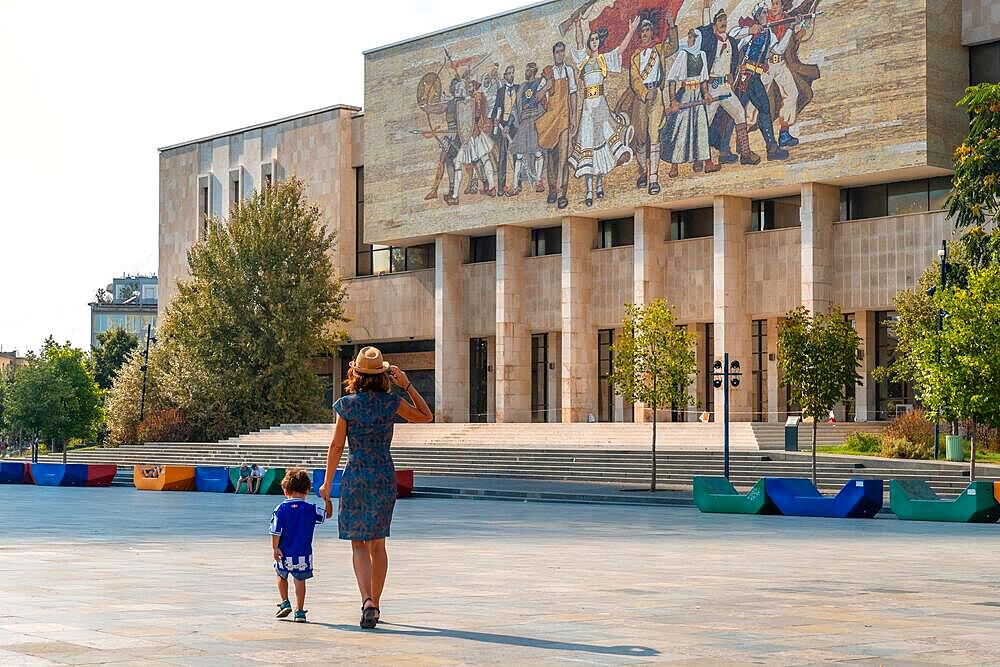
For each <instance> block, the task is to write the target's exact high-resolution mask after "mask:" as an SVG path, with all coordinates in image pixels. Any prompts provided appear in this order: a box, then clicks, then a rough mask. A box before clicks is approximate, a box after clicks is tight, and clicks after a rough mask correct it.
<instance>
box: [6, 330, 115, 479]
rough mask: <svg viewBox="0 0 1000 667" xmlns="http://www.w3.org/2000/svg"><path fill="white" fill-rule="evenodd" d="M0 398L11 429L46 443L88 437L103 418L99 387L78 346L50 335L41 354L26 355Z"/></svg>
mask: <svg viewBox="0 0 1000 667" xmlns="http://www.w3.org/2000/svg"><path fill="white" fill-rule="evenodd" d="M29 359H30V360H29V362H28V363H27V364H25V365H23V366H21V367H19V368H18V369H17V371H15V373H14V381H13V383H12V384H11V385H10V387H8V390H7V391H6V395H5V397H4V403H5V405H4V416H5V418H6V419H7V421H8V422H9V423H10V424H11V425H12V426H14V427H15V428H17V429H19V430H21V431H22V432H24V433H31V434H34V435H35V436H37V437H40V438H42V439H43V440H45V441H46V442H47V443H49V445H50V447H51V446H53V445H56V444H59V445H61V446H62V451H63V460H65V457H66V443H67V441H68V440H69V439H71V438H80V439H83V440H88V439H92V438H94V437H95V436H96V435H97V428H98V426H99V424H100V421H101V417H102V410H101V390H100V388H99V387H98V386H97V383H96V382H95V381H94V376H93V374H92V373H91V372H90V370H89V368H88V365H87V360H86V357H85V355H84V353H83V350H80V349H77V348H74V347H72V346H71V345H70V344H69V343H66V344H65V345H59V344H58V343H56V342H55V341H53V340H52V339H51V338H49V339H47V340H46V341H45V344H44V346H43V348H42V353H41V354H40V355H38V356H35V355H29Z"/></svg>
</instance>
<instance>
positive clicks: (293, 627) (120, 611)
mask: <svg viewBox="0 0 1000 667" xmlns="http://www.w3.org/2000/svg"><path fill="white" fill-rule="evenodd" d="M278 500H279V499H278V498H276V497H261V496H232V495H223V494H196V493H152V492H145V493H143V492H138V491H135V490H134V489H127V488H112V489H86V488H83V489H74V488H66V489H63V488H47V487H34V486H0V534H2V536H3V539H2V540H0V582H2V584H0V665H30V664H38V665H49V664H56V665H68V664H154V665H160V664H163V665H232V664H245V665H253V664H258V663H260V664H264V663H268V664H316V665H320V664H331V663H333V662H343V661H348V662H357V663H364V664H375V665H533V664H545V665H551V664H555V665H560V664H584V665H634V664H672V665H686V664H707V665H724V664H751V663H758V664H778V665H805V664H820V663H829V662H845V663H851V664H871V665H879V664H886V665H896V664H901V665H910V664H913V665H923V664H956V665H962V664H976V665H989V664H1000V642H998V641H997V637H998V636H1000V572H998V571H997V568H996V567H995V563H996V554H997V553H998V550H1000V526H998V525H960V524H935V523H923V522H912V523H911V522H902V521H896V520H883V519H876V520H823V519H809V518H796V517H780V516H777V517H747V516H725V515H703V514H700V513H699V512H697V511H696V510H694V509H691V508H682V507H632V506H613V505H563V504H541V503H511V502H476V503H470V502H467V501H462V500H438V499H410V500H403V501H400V502H399V504H398V505H397V510H396V520H395V522H394V524H393V537H392V538H391V539H390V544H389V549H390V574H389V584H388V588H387V593H386V596H385V598H384V599H383V605H382V606H383V621H384V622H383V623H382V624H381V625H380V626H379V628H378V629H377V630H375V631H363V630H361V629H360V628H358V626H357V621H358V618H357V617H358V616H359V613H358V612H359V609H358V607H359V603H360V600H359V596H358V594H357V591H356V588H355V584H354V580H353V574H352V572H351V567H350V548H349V546H348V544H347V543H346V542H342V541H340V540H338V539H337V537H336V530H335V526H333V525H329V526H321V527H319V528H318V529H317V538H316V545H315V546H316V554H315V559H316V574H317V576H316V578H315V579H313V580H311V581H310V584H309V598H308V600H307V604H306V607H307V608H308V609H309V610H310V614H309V615H310V621H311V623H309V624H308V625H302V624H293V623H291V622H287V621H278V620H275V619H274V618H273V617H272V616H271V612H272V609H273V605H274V603H275V597H276V594H275V592H274V590H273V586H274V582H273V574H272V571H271V566H270V562H269V561H270V544H269V540H268V537H267V534H266V526H267V521H268V518H269V515H270V510H271V509H272V508H273V506H274V505H275V504H276V503H277V501H278Z"/></svg>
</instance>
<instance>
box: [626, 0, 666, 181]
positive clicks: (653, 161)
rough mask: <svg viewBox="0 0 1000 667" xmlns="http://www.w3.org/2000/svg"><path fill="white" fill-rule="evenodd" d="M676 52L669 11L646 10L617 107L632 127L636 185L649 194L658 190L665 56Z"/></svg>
mask: <svg viewBox="0 0 1000 667" xmlns="http://www.w3.org/2000/svg"><path fill="white" fill-rule="evenodd" d="M657 22H660V23H662V24H663V26H662V32H663V34H664V38H663V40H662V41H660V42H656V41H655V39H654V33H655V32H656V28H657V26H656V23H657ZM676 52H677V27H676V26H675V25H673V23H672V21H671V18H670V16H669V15H668V14H666V15H664V16H663V17H662V18H661V17H660V16H658V15H657V14H656V13H653V12H647V13H645V15H644V16H643V18H642V20H641V21H640V23H639V48H637V49H636V50H635V52H634V53H632V57H631V58H630V59H629V77H628V84H629V86H628V89H627V90H626V91H625V94H624V95H622V98H621V101H620V102H619V105H618V108H619V109H620V110H625V111H627V112H628V114H629V118H630V119H631V120H632V125H633V127H634V128H635V133H634V134H633V141H632V153H633V154H634V155H635V159H636V162H637V163H638V165H639V178H638V179H637V180H636V182H635V186H636V187H637V188H645V187H647V186H648V189H649V194H651V195H655V194H659V192H660V184H659V182H658V176H657V174H658V171H659V165H660V127H661V126H662V125H663V113H664V111H663V108H664V103H663V86H664V83H665V82H666V78H667V68H668V58H670V57H671V56H672V55H674V53H676Z"/></svg>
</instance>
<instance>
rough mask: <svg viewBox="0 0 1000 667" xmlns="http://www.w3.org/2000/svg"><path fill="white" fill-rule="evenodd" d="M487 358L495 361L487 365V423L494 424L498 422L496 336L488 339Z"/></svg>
mask: <svg viewBox="0 0 1000 667" xmlns="http://www.w3.org/2000/svg"><path fill="white" fill-rule="evenodd" d="M486 358H487V359H492V360H493V361H491V362H489V363H487V364H486V378H487V379H486V421H488V422H491V423H492V422H495V421H496V420H497V408H496V405H497V383H496V358H497V337H496V336H488V337H487V338H486Z"/></svg>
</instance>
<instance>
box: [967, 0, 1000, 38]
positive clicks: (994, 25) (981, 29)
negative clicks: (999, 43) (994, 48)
mask: <svg viewBox="0 0 1000 667" xmlns="http://www.w3.org/2000/svg"><path fill="white" fill-rule="evenodd" d="M998 39H1000V3H998V2H997V1H996V0H962V43H963V44H966V45H970V46H971V45H973V44H983V43H984V42H994V41H996V40H998Z"/></svg>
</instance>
